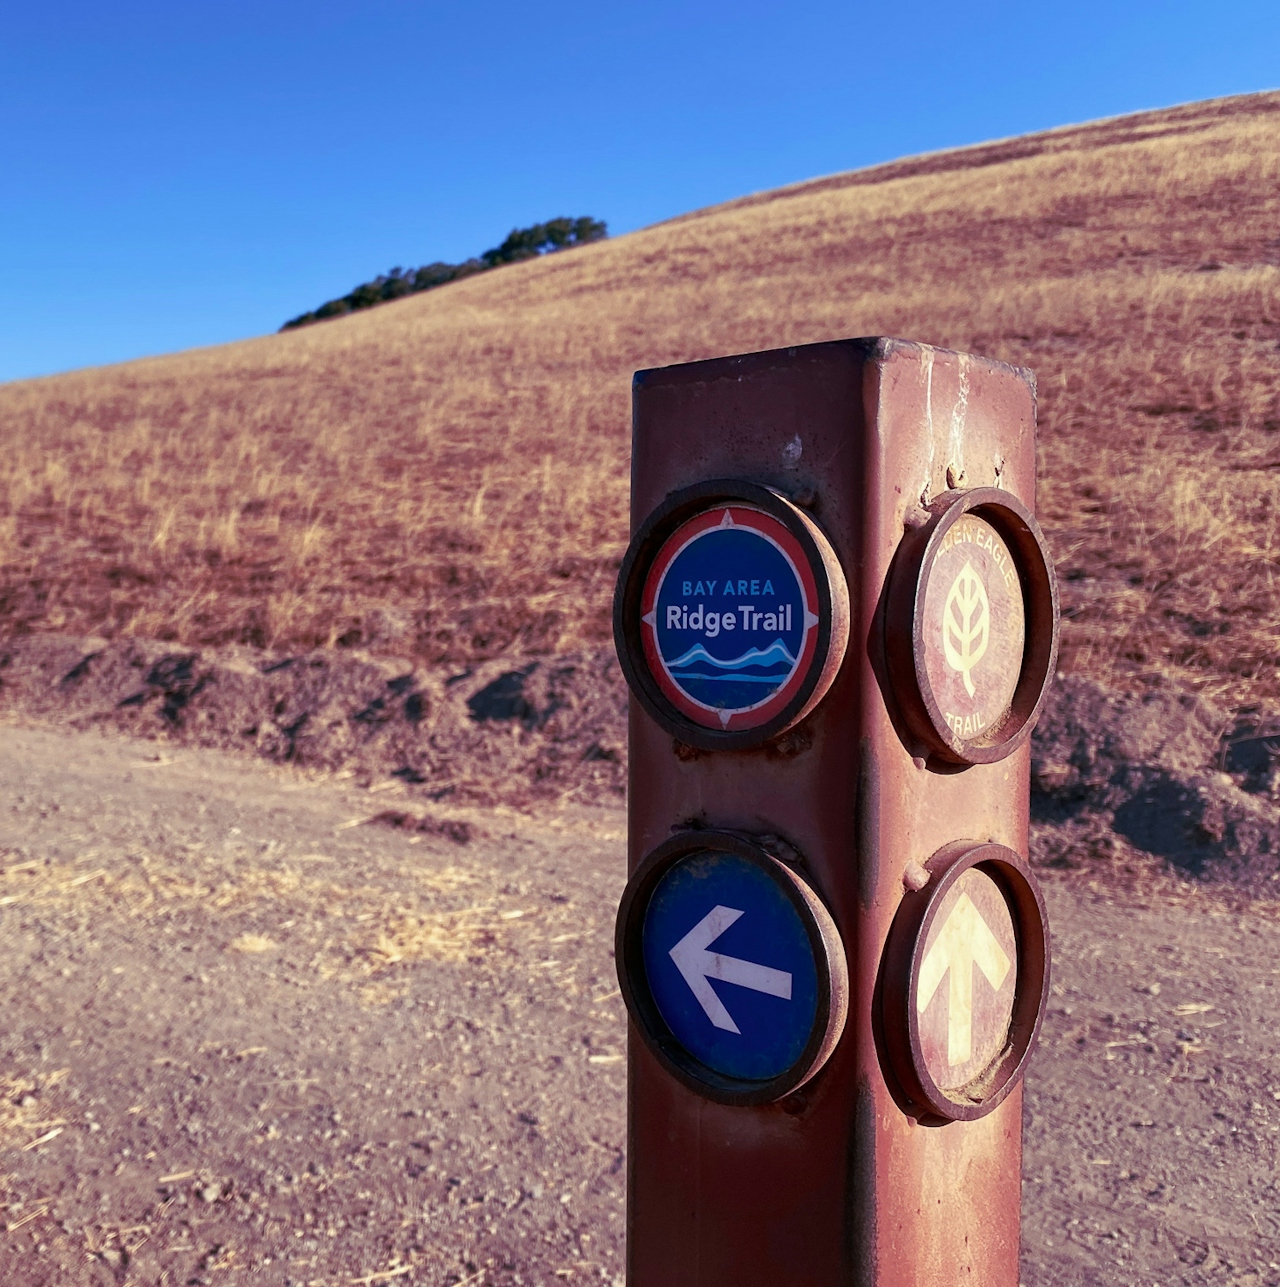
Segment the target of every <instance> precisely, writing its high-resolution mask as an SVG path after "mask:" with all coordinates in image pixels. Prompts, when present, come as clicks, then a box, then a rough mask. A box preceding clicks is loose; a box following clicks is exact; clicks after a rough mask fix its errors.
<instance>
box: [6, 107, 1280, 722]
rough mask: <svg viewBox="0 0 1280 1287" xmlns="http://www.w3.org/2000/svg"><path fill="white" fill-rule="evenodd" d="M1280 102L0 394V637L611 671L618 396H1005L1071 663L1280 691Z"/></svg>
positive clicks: (987, 154)
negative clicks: (786, 379) (871, 376)
mask: <svg viewBox="0 0 1280 1287" xmlns="http://www.w3.org/2000/svg"><path fill="white" fill-rule="evenodd" d="M1278 180H1280V94H1269V95H1258V96H1250V97H1246V98H1238V99H1231V100H1223V101H1217V102H1212V103H1207V104H1200V105H1192V106H1188V107H1184V108H1178V109H1174V110H1170V111H1163V112H1154V113H1149V114H1145V115H1141V116H1136V117H1129V118H1125V119H1121V120H1115V121H1109V122H1101V123H1097V124H1093V125H1087V126H1083V127H1078V128H1072V129H1065V130H1060V131H1055V132H1052V133H1048V134H1043V135H1035V136H1028V137H1025V138H1021V139H1016V140H1013V141H1010V142H1005V143H999V144H992V145H989V146H984V147H980V148H972V149H966V150H962V151H957V152H950V153H941V154H937V155H933V156H928V157H923V158H918V159H914V160H909V161H903V162H898V163H894V164H892V165H887V166H881V167H878V168H876V169H872V170H866V171H861V172H857V173H851V174H844V175H838V176H835V177H832V178H828V179H821V180H817V181H814V182H811V183H805V184H801V185H798V186H796V187H791V188H787V189H783V190H780V191H776V192H769V193H764V194H761V195H757V196H752V197H748V198H745V199H743V200H740V201H737V202H732V203H730V204H728V205H725V206H720V207H717V208H715V209H711V210H705V211H700V212H697V213H694V214H690V215H687V216H684V217H683V218H680V219H677V220H674V221H672V222H669V223H666V224H662V225H659V226H657V227H654V228H649V229H646V230H645V231H642V232H639V233H635V234H632V235H630V236H626V237H621V238H618V239H616V240H613V241H608V242H603V243H600V244H597V245H593V246H588V247H584V248H583V249H581V250H577V251H575V252H574V253H573V254H572V255H564V256H551V257H548V258H546V259H542V260H538V261H531V262H528V263H524V264H517V265H514V266H512V267H510V268H508V269H506V270H504V271H503V272H501V273H495V274H488V275H484V276H481V277H476V278H471V279H468V280H465V281H461V282H457V283H454V284H451V285H449V286H446V287H443V288H441V289H439V290H436V291H432V292H430V293H428V294H425V295H420V296H415V297H412V298H409V299H406V300H403V301H400V302H396V303H392V304H388V305H386V306H385V307H382V308H379V309H376V310H372V311H370V312H367V313H363V314H358V315H354V316H351V317H348V318H343V319H340V320H337V321H332V322H327V323H325V324H324V325H322V326H316V327H310V328H307V329H305V330H302V331H295V332H291V333H287V334H283V335H273V336H270V337H266V338H263V339H258V340H252V341H248V342H245V343H240V344H233V345H228V346H225V347H221V348H216V349H208V350H203V351H197V352H190V353H183V354H178V355H176V356H172V357H165V358H158V359H152V360H147V361H140V362H132V363H128V364H125V365H122V366H117V367H110V368H103V369H95V370H87V371H80V372H75V373H72V374H69V375H64V376H57V377H52V378H48V379H42V380H33V381H26V382H20V383H14V384H10V385H6V386H3V387H0V435H2V439H3V444H4V451H3V453H0V562H2V565H3V573H2V579H0V632H3V633H12V632H24V631H50V630H58V631H71V632H77V633H97V634H101V635H106V636H115V635H119V634H122V633H132V634H139V635H145V636H151V637H160V638H172V639H176V640H180V641H183V642H186V643H193V644H194V643H219V642H227V641H242V642H249V643H254V644H258V645H263V646H269V647H276V648H298V647H305V646H314V645H336V646H354V645H358V646H361V647H364V648H368V649H371V650H374V651H383V652H388V653H395V654H399V655H409V656H413V657H415V658H418V659H420V660H423V661H427V662H448V663H450V664H456V663H459V662H463V661H469V660H472V659H474V658H476V657H493V656H496V655H499V654H501V653H504V652H512V653H517V652H524V653H528V652H548V651H558V650H563V649H566V648H570V647H579V646H583V645H587V646H590V645H592V644H595V643H604V642H605V641H606V640H607V638H608V611H607V609H608V603H609V596H610V593H611V589H612V584H613V578H614V573H615V569H616V566H617V562H618V559H619V557H620V555H621V552H622V550H623V547H624V543H625V534H626V526H627V521H626V505H627V488H626V479H627V442H628V430H629V386H630V376H631V373H632V371H633V370H634V369H636V368H638V367H646V366H655V365H660V364H664V363H669V362H678V361H686V360H689V359H693V358H701V357H707V356H712V355H715V354H720V353H731V352H740V351H746V350H752V349H761V348H769V347H775V346H779V345H784V344H793V343H805V342H809V341H815V340H822V339H829V338H833V337H838V336H851V335H870V334H893V335H901V336H906V337H908V338H912V339H918V340H924V341H928V342H932V343H936V344H940V345H945V346H948V347H952V348H959V349H967V350H971V351H974V352H978V353H983V354H987V355H990V356H994V357H998V358H1003V359H1005V360H1008V361H1011V362H1016V363H1019V364H1023V365H1027V366H1030V367H1032V368H1034V369H1035V371H1036V372H1037V374H1038V376H1039V384H1040V395H1041V404H1040V405H1041V442H1042V473H1041V477H1042V490H1041V513H1042V516H1043V519H1044V522H1045V525H1046V528H1047V530H1048V532H1049V535H1050V538H1051V540H1052V542H1053V546H1054V549H1055V551H1056V555H1057V558H1058V560H1059V567H1060V571H1061V574H1062V577H1063V581H1064V603H1065V609H1066V623H1065V631H1064V667H1066V668H1068V669H1074V670H1077V671H1080V672H1083V673H1087V674H1091V675H1094V676H1096V677H1098V678H1103V679H1109V680H1111V681H1113V682H1115V681H1118V680H1123V681H1128V682H1137V681H1141V682H1161V681H1164V680H1172V681H1173V682H1175V683H1177V684H1179V685H1190V686H1193V687H1197V688H1200V689H1203V690H1206V691H1208V692H1209V693H1210V694H1211V695H1213V696H1215V697H1218V698H1224V697H1225V698H1226V699H1227V700H1228V701H1229V703H1230V704H1231V705H1232V706H1234V707H1236V708H1240V707H1243V706H1248V705H1249V704H1261V703H1268V702H1270V701H1273V700H1274V699H1275V698H1276V696H1277V695H1280V674H1278V672H1277V665H1278V663H1280V640H1278V639H1277V627H1276V621H1277V619H1278V616H1277V614H1278V611H1280V591H1278V590H1277V586H1276V576H1275V574H1276V570H1277V558H1278V557H1280V528H1278V525H1277V507H1276V501H1275V484H1276V479H1277V476H1278V474H1277V471H1280V404H1278V402H1277V393H1278V390H1280V385H1278V383H1277V373H1278V369H1280V351H1278V343H1280V217H1278V216H1280V186H1278Z"/></svg>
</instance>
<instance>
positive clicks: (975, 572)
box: [923, 514, 1026, 742]
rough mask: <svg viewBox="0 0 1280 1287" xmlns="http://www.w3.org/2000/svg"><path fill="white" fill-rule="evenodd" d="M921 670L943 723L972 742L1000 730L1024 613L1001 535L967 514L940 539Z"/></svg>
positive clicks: (1016, 672)
mask: <svg viewBox="0 0 1280 1287" xmlns="http://www.w3.org/2000/svg"><path fill="white" fill-rule="evenodd" d="M923 634H924V639H923V643H924V648H925V660H924V664H925V669H926V671H927V673H928V676H929V684H930V686H931V688H932V689H933V696H934V700H935V701H936V702H937V704H938V706H939V708H940V709H941V712H942V718H943V720H944V722H945V723H946V725H947V727H948V728H949V729H950V730H951V731H952V733H953V734H954V735H955V737H956V738H958V739H959V740H961V741H965V742H968V741H972V740H974V739H976V738H979V737H981V736H982V734H983V732H984V731H985V730H987V729H988V728H990V727H992V726H993V725H997V724H999V723H1000V722H1001V721H1002V719H1003V718H1004V716H1005V714H1006V713H1007V712H1008V710H1009V704H1010V702H1012V700H1013V694H1014V691H1015V689H1016V688H1017V686H1018V678H1019V676H1020V675H1021V673H1022V657H1023V653H1024V651H1025V648H1026V610H1025V607H1024V604H1023V597H1022V585H1021V582H1020V581H1019V579H1018V569H1017V565H1016V564H1015V563H1014V560H1013V555H1012V553H1011V552H1010V550H1009V547H1008V545H1006V544H1005V542H1004V539H1003V538H1002V537H1001V535H1000V533H999V532H998V531H996V529H995V528H994V527H992V525H991V524H990V523H988V522H987V521H986V520H985V519H983V518H979V517H978V516H977V515H976V514H966V515H964V517H962V518H961V519H960V520H959V522H957V523H955V524H954V525H953V526H952V527H951V528H950V530H949V531H948V532H947V533H946V535H945V536H944V537H943V539H942V541H941V544H940V545H939V548H938V553H937V556H936V558H935V559H934V561H933V565H932V567H931V569H930V571H929V577H928V582H927V584H926V585H925V587H924V621H923Z"/></svg>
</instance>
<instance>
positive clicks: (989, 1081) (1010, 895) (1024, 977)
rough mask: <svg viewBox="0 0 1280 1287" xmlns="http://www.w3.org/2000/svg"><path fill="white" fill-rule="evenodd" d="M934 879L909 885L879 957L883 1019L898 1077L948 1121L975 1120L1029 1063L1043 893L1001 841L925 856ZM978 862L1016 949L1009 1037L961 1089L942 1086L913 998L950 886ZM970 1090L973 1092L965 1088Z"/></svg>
mask: <svg viewBox="0 0 1280 1287" xmlns="http://www.w3.org/2000/svg"><path fill="white" fill-rule="evenodd" d="M927 866H928V868H929V871H930V874H931V876H932V879H931V880H930V881H929V883H928V884H927V885H926V886H925V887H924V888H923V889H921V890H919V891H916V892H908V893H907V894H905V895H904V896H903V900H902V903H901V905H900V906H899V908H898V911H897V914H896V916H895V917H894V921H893V925H892V926H891V927H890V930H889V937H888V941H887V943H886V946H885V954H884V958H883V965H882V977H881V990H882V1007H881V1024H882V1028H883V1033H884V1041H885V1049H886V1051H887V1052H888V1056H889V1063H890V1067H891V1069H892V1072H893V1074H894V1077H895V1079H896V1081H897V1083H898V1085H899V1086H900V1087H901V1089H902V1091H903V1093H904V1094H905V1096H906V1097H907V1099H908V1100H910V1101H911V1102H912V1103H914V1104H915V1105H917V1106H918V1107H919V1108H922V1109H924V1110H925V1112H926V1115H928V1116H932V1117H935V1118H940V1119H942V1120H944V1121H974V1120H976V1119H977V1118H979V1117H985V1116H986V1115H987V1114H988V1113H990V1112H992V1111H993V1110H994V1109H996V1108H998V1107H999V1106H1000V1104H1001V1103H1002V1102H1003V1101H1004V1099H1005V1097H1006V1096H1007V1095H1008V1094H1009V1092H1010V1091H1012V1090H1013V1088H1014V1087H1015V1086H1016V1085H1017V1084H1018V1081H1019V1080H1020V1078H1021V1077H1022V1075H1023V1073H1024V1072H1025V1071H1026V1066H1027V1060H1028V1059H1029V1058H1030V1055H1031V1052H1032V1050H1033V1049H1034V1048H1035V1043H1036V1038H1037V1037H1038V1035H1039V1032H1040V1025H1041V1023H1042V1021H1043V1019H1044V1010H1045V1005H1046V1003H1047V1001H1048V997H1049V969H1050V942H1049V923H1048V916H1047V913H1046V910H1045V904H1044V897H1043V895H1042V894H1041V892H1040V886H1039V883H1038V882H1037V880H1036V878H1035V876H1034V875H1033V874H1032V872H1031V869H1030V867H1028V866H1027V864H1026V863H1025V862H1024V861H1023V859H1022V858H1021V857H1019V856H1018V854H1016V853H1014V851H1013V850H1012V849H1008V848H1006V847H1005V846H1004V845H998V844H972V843H969V842H965V843H961V844H958V845H953V846H948V848H947V849H944V850H942V851H941V852H940V853H939V854H936V855H935V856H934V857H933V858H932V859H930V861H929V863H928V864H927ZM972 867H977V868H979V869H980V870H981V871H983V872H984V873H985V874H986V875H987V876H989V877H990V878H991V879H992V880H993V881H995V883H996V884H997V885H998V886H999V887H1000V890H1001V892H1002V893H1003V895H1004V897H1005V901H1006V902H1007V904H1008V907H1009V912H1010V915H1011V916H1012V919H1013V926H1014V938H1015V942H1016V944H1017V952H1018V978H1017V985H1016V989H1015V992H1014V1002H1013V1013H1012V1015H1011V1017H1010V1020H1009V1037H1008V1040H1007V1042H1006V1043H1005V1046H1004V1048H1003V1050H1001V1052H1000V1053H999V1054H998V1055H997V1056H996V1057H995V1059H994V1060H992V1062H991V1063H990V1064H988V1066H987V1068H986V1069H985V1070H984V1071H983V1072H982V1073H980V1074H979V1075H978V1076H977V1077H975V1078H974V1079H973V1080H971V1081H970V1082H969V1083H968V1085H967V1086H966V1087H963V1088H961V1090H959V1091H945V1090H943V1089H942V1088H941V1087H940V1086H938V1084H937V1082H936V1081H935V1080H934V1078H933V1077H932V1075H931V1074H930V1072H929V1069H928V1067H927V1066H926V1064H925V1060H924V1053H923V1049H922V1046H921V1042H920V1016H919V1014H918V1013H917V1011H916V1007H915V1004H914V1000H915V996H916V990H917V987H918V985H919V980H920V969H921V965H922V962H923V956H924V945H925V943H926V941H927V940H928V937H929V931H930V929H931V927H932V925H933V922H934V919H935V917H936V916H937V914H938V910H939V908H940V907H941V905H942V902H943V899H944V898H945V897H946V894H947V892H948V891H949V890H950V889H951V888H952V886H953V885H954V884H955V883H956V881H957V880H959V878H960V877H961V876H962V875H963V874H964V873H965V872H966V871H968V870H969V869H970V868H972ZM966 1092H969V1093H966Z"/></svg>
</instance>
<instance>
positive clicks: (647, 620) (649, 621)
mask: <svg viewBox="0 0 1280 1287" xmlns="http://www.w3.org/2000/svg"><path fill="white" fill-rule="evenodd" d="M640 620H641V621H643V622H644V624H645V625H646V626H649V627H650V628H651V629H653V630H656V629H657V628H658V624H657V622H658V610H657V608H654V610H653V611H652V612H646V613H645V614H644V616H643V617H641V618H640Z"/></svg>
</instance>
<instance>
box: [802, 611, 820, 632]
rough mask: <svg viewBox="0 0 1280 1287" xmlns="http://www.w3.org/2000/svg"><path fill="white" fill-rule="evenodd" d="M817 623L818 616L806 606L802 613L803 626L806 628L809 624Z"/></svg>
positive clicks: (814, 624)
mask: <svg viewBox="0 0 1280 1287" xmlns="http://www.w3.org/2000/svg"><path fill="white" fill-rule="evenodd" d="M817 624H818V618H817V617H815V616H814V615H813V613H812V612H810V611H809V610H808V609H807V608H806V609H805V613H804V628H805V629H806V630H808V629H809V628H810V627H811V626H816V625H817Z"/></svg>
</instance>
